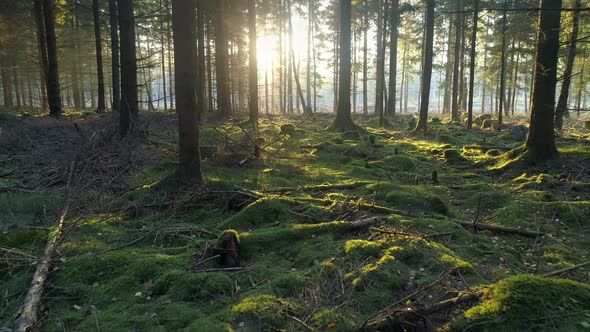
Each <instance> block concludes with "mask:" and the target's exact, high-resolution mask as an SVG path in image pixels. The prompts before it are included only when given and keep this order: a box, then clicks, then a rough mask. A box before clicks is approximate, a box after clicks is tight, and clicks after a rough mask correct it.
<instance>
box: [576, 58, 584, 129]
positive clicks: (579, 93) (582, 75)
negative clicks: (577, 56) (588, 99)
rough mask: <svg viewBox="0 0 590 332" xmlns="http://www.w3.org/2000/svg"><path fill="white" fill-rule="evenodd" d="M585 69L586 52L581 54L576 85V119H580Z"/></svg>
mask: <svg viewBox="0 0 590 332" xmlns="http://www.w3.org/2000/svg"><path fill="white" fill-rule="evenodd" d="M585 69H586V51H585V50H584V53H583V54H582V69H581V70H580V81H579V83H578V96H577V102H576V110H577V117H578V118H579V117H580V109H581V105H582V95H583V94H584V83H585V82H584V70H585Z"/></svg>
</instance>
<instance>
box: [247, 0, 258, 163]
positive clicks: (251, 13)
mask: <svg viewBox="0 0 590 332" xmlns="http://www.w3.org/2000/svg"><path fill="white" fill-rule="evenodd" d="M248 42H249V46H250V50H249V54H248V59H249V66H248V68H249V75H248V87H249V89H250V100H249V106H248V108H249V110H250V119H249V121H251V122H252V125H253V126H254V129H255V130H256V128H257V127H258V60H257V59H256V52H257V48H256V0H248ZM256 153H257V154H258V148H256ZM257 157H258V156H257Z"/></svg>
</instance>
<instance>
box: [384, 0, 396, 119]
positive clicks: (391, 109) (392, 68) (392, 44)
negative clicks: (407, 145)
mask: <svg viewBox="0 0 590 332" xmlns="http://www.w3.org/2000/svg"><path fill="white" fill-rule="evenodd" d="M390 20H391V22H390V24H389V25H390V26H391V40H390V41H389V52H390V54H389V99H388V101H387V114H389V115H395V105H396V101H397V99H396V87H397V40H398V37H399V30H398V28H399V0H392V2H391V17H390Z"/></svg>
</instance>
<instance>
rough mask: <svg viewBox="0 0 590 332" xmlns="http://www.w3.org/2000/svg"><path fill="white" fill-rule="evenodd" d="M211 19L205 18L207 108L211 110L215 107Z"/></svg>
mask: <svg viewBox="0 0 590 332" xmlns="http://www.w3.org/2000/svg"><path fill="white" fill-rule="evenodd" d="M211 36H212V35H211V21H210V20H207V49H206V50H207V100H208V103H207V104H208V105H207V110H209V111H212V110H213V109H214V108H215V101H214V99H213V65H212V61H211V58H212V56H211V53H212V52H211V39H212V38H211Z"/></svg>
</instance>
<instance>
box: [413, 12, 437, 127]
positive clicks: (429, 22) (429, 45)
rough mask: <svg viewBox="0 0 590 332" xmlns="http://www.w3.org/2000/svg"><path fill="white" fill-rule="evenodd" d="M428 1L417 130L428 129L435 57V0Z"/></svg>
mask: <svg viewBox="0 0 590 332" xmlns="http://www.w3.org/2000/svg"><path fill="white" fill-rule="evenodd" d="M425 2H426V17H425V19H424V21H425V22H426V38H425V41H424V55H423V58H422V63H423V66H422V80H421V81H422V82H421V88H420V91H422V94H421V95H420V117H419V119H418V124H417V126H416V130H424V131H426V124H427V123H428V107H429V103H430V83H431V80H432V58H433V57H434V51H433V44H434V0H425Z"/></svg>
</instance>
